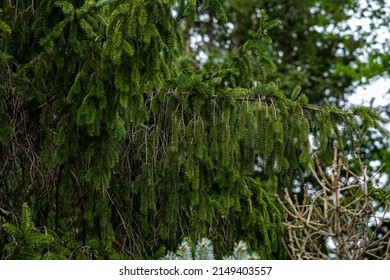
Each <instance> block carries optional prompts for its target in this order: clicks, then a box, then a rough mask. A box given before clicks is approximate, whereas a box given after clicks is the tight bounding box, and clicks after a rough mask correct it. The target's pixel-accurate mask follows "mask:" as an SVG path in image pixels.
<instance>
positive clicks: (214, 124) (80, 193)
mask: <svg viewBox="0 0 390 280" xmlns="http://www.w3.org/2000/svg"><path fill="white" fill-rule="evenodd" d="M202 10H205V11H209V12H211V13H212V14H213V15H214V16H215V17H216V18H217V19H218V20H220V21H224V20H226V13H225V12H224V7H223V5H222V1H214V0H213V1H211V0H210V1H207V0H204V1H200V0H199V1H196V0H193V1H184V0H179V1H173V0H171V1H169V0H143V1H141V0H138V1H126V0H103V1H95V0H89V1H53V0H48V1H39V2H38V3H36V2H31V1H19V2H17V4H15V5H12V4H11V2H8V1H5V2H2V4H0V14H1V15H2V17H1V18H2V20H1V21H0V30H1V33H0V46H1V48H0V65H1V67H0V97H1V98H0V155H1V156H0V166H1V169H0V197H1V200H0V207H1V208H2V209H8V210H10V211H12V212H18V209H20V206H21V205H22V204H23V203H24V202H28V204H29V205H30V207H31V209H32V210H31V211H32V212H33V213H34V220H35V223H36V224H37V225H45V226H46V227H47V228H49V229H50V230H52V231H53V232H54V233H55V235H56V236H58V239H59V240H60V243H61V246H63V247H64V248H67V250H66V251H64V252H67V253H66V254H68V255H67V256H66V257H69V258H105V259H107V258H156V257H161V255H162V253H163V252H165V250H166V249H167V248H175V247H176V245H177V244H178V243H179V241H180V240H182V238H183V237H187V238H190V239H192V240H197V239H199V238H200V237H208V238H210V239H211V240H212V241H213V244H214V245H215V254H216V255H220V256H222V255H225V254H226V253H227V252H228V250H230V248H231V247H232V244H233V243H234V241H237V239H238V238H240V239H242V240H245V241H246V242H247V244H248V246H249V248H250V250H251V251H255V252H257V253H258V254H259V257H260V258H281V257H284V256H285V255H284V252H283V250H282V247H281V243H280V238H279V237H280V235H281V234H282V224H281V212H280V211H281V210H280V209H279V208H278V207H277V204H276V203H275V201H274V199H273V196H272V194H273V193H278V192H279V193H281V190H282V189H283V188H285V187H287V188H289V187H290V186H291V182H292V180H293V178H295V177H296V176H300V174H303V173H304V172H305V170H308V167H309V165H310V164H311V161H312V160H311V154H310V141H309V135H310V134H312V135H313V137H314V141H315V144H316V146H317V147H318V148H319V153H320V154H321V155H322V156H323V157H325V158H326V157H329V156H331V152H330V151H331V146H332V143H333V140H337V141H338V143H339V146H340V147H341V148H344V149H350V150H353V149H354V147H356V146H357V145H359V143H360V141H364V140H365V139H364V138H365V134H366V132H367V130H368V129H370V128H375V129H377V130H379V131H381V132H382V133H383V134H384V135H388V134H387V131H385V130H384V129H382V124H383V123H384V122H385V120H384V119H383V118H382V117H380V115H379V112H378V111H376V110H374V109H369V108H362V107H354V108H350V109H349V110H341V109H339V108H336V107H331V106H325V105H324V106H321V107H318V106H315V105H312V104H310V103H309V100H308V98H307V97H306V96H305V94H303V93H302V92H301V88H300V86H299V85H297V86H296V87H294V88H291V89H290V92H289V93H288V94H286V93H285V92H284V91H283V90H281V88H280V85H279V84H278V83H277V82H276V81H273V80H272V79H270V75H271V74H272V73H275V71H276V66H275V64H274V62H273V61H272V58H270V57H268V56H267V55H266V53H265V48H267V47H268V46H271V47H272V40H271V38H270V37H269V35H268V34H267V32H268V30H269V29H271V28H273V27H275V26H277V25H278V24H279V21H277V20H271V21H269V20H268V19H267V16H266V13H265V12H264V11H263V12H262V13H261V20H260V23H259V27H258V29H257V30H251V31H249V35H250V39H249V40H247V41H245V42H244V43H243V44H242V45H241V46H239V47H238V49H237V52H236V54H234V55H233V56H232V57H231V59H229V60H228V61H226V62H224V63H222V64H211V63H210V64H206V65H204V67H203V68H201V69H194V68H192V67H191V65H190V64H188V63H186V62H185V61H184V60H185V56H182V55H183V51H184V46H183V38H182V37H183V34H184V35H185V32H184V31H185V24H183V23H185V21H195V20H196V19H197V17H198V16H199V12H200V11H202ZM183 65H184V66H183ZM287 96H288V97H287ZM255 157H257V158H258V159H260V162H261V169H262V174H261V178H257V177H256V176H254V173H253V162H254V159H255ZM26 209H27V208H26ZM6 238H7V237H6V235H5V233H2V235H1V236H0V240H1V241H2V242H0V244H5V242H4V241H5V240H6ZM0 246H2V245H0ZM0 249H4V248H2V247H0ZM62 254H65V253H62ZM3 257H6V253H3ZM42 257H44V253H42Z"/></svg>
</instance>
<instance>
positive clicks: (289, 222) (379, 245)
mask: <svg viewBox="0 0 390 280" xmlns="http://www.w3.org/2000/svg"><path fill="white" fill-rule="evenodd" d="M357 161H358V163H359V166H358V168H359V171H358V172H356V173H359V175H358V174H356V173H354V172H352V171H351V170H350V167H349V165H348V162H347V161H346V160H345V158H344V157H343V155H342V154H340V153H339V151H338V147H337V142H335V144H334V153H333V161H332V164H331V172H328V173H325V172H324V169H323V167H322V166H321V164H320V161H319V160H318V158H315V160H314V162H315V166H314V167H312V168H311V170H312V173H313V177H314V178H315V180H316V181H317V183H318V184H319V186H320V191H318V192H317V194H316V195H314V196H312V197H311V198H308V195H307V189H306V188H305V189H304V190H305V192H304V199H303V201H302V202H299V201H298V199H297V198H296V196H293V197H291V195H290V194H289V192H288V191H287V190H286V191H285V195H284V200H282V199H281V198H280V197H278V196H277V197H276V199H277V200H278V201H279V202H280V204H281V205H282V207H283V208H284V210H285V214H286V221H285V222H284V226H285V228H286V230H287V236H286V238H285V239H284V240H283V244H284V245H285V248H286V250H287V252H288V254H289V256H290V258H292V259H349V260H359V259H390V231H387V232H386V233H385V234H383V235H382V236H379V235H378V233H379V230H380V228H381V226H382V225H383V223H385V222H389V221H386V219H385V214H383V215H382V216H378V214H377V211H378V209H379V208H378V207H382V212H383V213H387V212H388V208H389V206H390V205H389V204H390V202H389V199H388V195H387V196H386V198H385V199H383V198H382V199H378V198H377V195H376V194H377V192H378V191H379V190H378V189H376V188H375V187H374V184H373V179H374V178H375V177H376V176H377V175H378V174H379V172H380V169H379V170H378V171H377V172H375V174H374V175H373V176H371V177H370V176H369V174H368V168H367V166H366V165H365V164H364V163H363V162H362V160H361V159H360V157H359V156H358V155H357ZM372 219H375V220H376V225H374V224H373V223H370V220H372Z"/></svg>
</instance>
